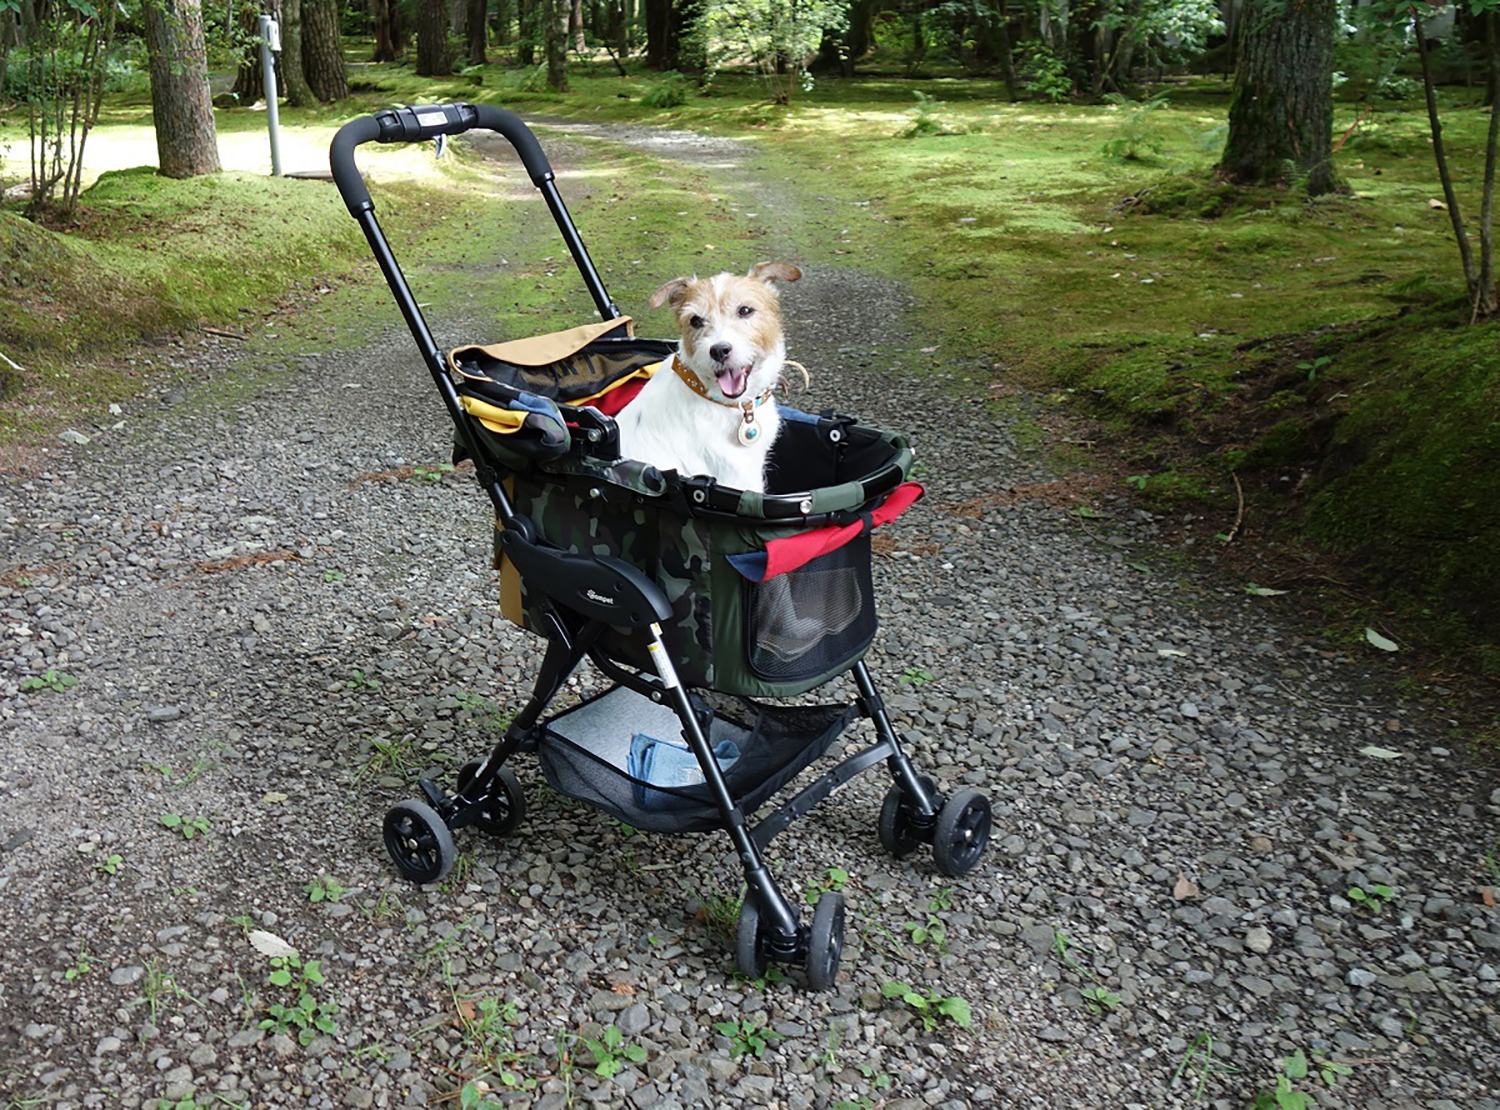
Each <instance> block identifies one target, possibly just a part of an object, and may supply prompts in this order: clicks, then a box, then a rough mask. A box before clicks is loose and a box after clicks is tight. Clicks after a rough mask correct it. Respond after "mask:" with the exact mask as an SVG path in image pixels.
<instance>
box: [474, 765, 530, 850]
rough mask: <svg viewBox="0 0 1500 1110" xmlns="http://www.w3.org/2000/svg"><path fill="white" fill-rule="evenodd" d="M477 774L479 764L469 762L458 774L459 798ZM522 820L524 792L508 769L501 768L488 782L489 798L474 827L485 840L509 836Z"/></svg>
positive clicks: (524, 804) (518, 781) (519, 782)
mask: <svg viewBox="0 0 1500 1110" xmlns="http://www.w3.org/2000/svg"><path fill="white" fill-rule="evenodd" d="M478 773H479V760H477V759H471V760H469V762H467V763H465V764H464V765H463V766H462V767H461V768H459V772H458V792H459V793H460V794H462V793H463V792H464V790H465V789H466V788H467V787H468V785H469V783H471V782H473V781H474V776H475V775H477V774H478ZM525 816H526V792H525V791H523V790H522V789H521V780H520V779H518V778H516V773H515V772H514V771H512V770H511V769H510V768H509V767H501V768H500V769H499V770H498V771H496V772H495V777H494V778H493V779H492V780H491V781H490V790H489V796H488V797H487V798H486V799H485V803H484V808H483V809H482V810H480V814H479V819H478V820H477V821H475V822H474V827H475V828H477V829H478V830H479V831H480V832H482V833H484V834H485V835H486V836H509V835H510V834H511V833H513V832H515V831H516V829H517V828H519V827H520V824H521V820H522V818H524V817H525Z"/></svg>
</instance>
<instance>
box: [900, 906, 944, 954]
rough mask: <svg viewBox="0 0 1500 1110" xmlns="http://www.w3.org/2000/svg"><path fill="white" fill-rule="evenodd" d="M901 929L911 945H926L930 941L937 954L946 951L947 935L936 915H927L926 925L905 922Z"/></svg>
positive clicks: (916, 922)
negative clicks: (909, 938) (905, 933)
mask: <svg viewBox="0 0 1500 1110" xmlns="http://www.w3.org/2000/svg"><path fill="white" fill-rule="evenodd" d="M901 928H903V929H905V930H906V932H907V935H908V936H910V937H911V942H912V943H913V944H927V943H928V942H929V941H930V942H931V943H932V946H933V947H934V948H936V949H937V950H938V951H939V952H946V951H947V950H948V933H947V930H945V929H944V928H943V922H942V919H941V918H940V917H938V916H937V914H932V913H930V914H928V915H927V924H926V925H923V924H922V923H921V922H918V921H905V922H902V924H901Z"/></svg>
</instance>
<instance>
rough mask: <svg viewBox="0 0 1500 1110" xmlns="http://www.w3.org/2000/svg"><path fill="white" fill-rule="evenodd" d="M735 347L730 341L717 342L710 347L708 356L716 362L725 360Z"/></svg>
mask: <svg viewBox="0 0 1500 1110" xmlns="http://www.w3.org/2000/svg"><path fill="white" fill-rule="evenodd" d="M733 349H734V348H733V347H731V346H730V345H729V344H728V343H715V344H714V345H713V346H712V347H710V348H709V349H708V357H709V358H711V359H713V360H714V361H715V362H723V361H724V360H725V359H727V358H728V357H729V352H730V351H732V350H733Z"/></svg>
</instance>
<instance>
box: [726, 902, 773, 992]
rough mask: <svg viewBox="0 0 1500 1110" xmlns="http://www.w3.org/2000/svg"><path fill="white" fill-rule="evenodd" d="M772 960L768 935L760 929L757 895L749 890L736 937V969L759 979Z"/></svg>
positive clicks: (742, 907)
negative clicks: (768, 947) (768, 953)
mask: <svg viewBox="0 0 1500 1110" xmlns="http://www.w3.org/2000/svg"><path fill="white" fill-rule="evenodd" d="M770 963H771V960H770V957H769V956H768V955H767V953H766V936H765V934H764V933H762V932H761V931H760V907H759V906H758V905H756V903H755V896H754V895H753V894H751V893H750V892H749V891H748V890H747V891H746V892H745V900H744V901H743V902H741V903H740V924H739V928H738V929H737V930H736V932H735V938H734V966H735V970H736V971H738V972H739V973H740V974H741V975H743V976H745V977H746V978H749V979H759V978H761V977H762V976H764V975H765V973H766V968H767V967H769V966H770Z"/></svg>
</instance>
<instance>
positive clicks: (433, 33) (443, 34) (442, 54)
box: [417, 0, 452, 77]
mask: <svg viewBox="0 0 1500 1110" xmlns="http://www.w3.org/2000/svg"><path fill="white" fill-rule="evenodd" d="M451 72H452V67H451V63H450V62H449V60H448V4H447V2H446V0H417V76H418V77H442V76H445V75H447V74H448V73H451Z"/></svg>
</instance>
